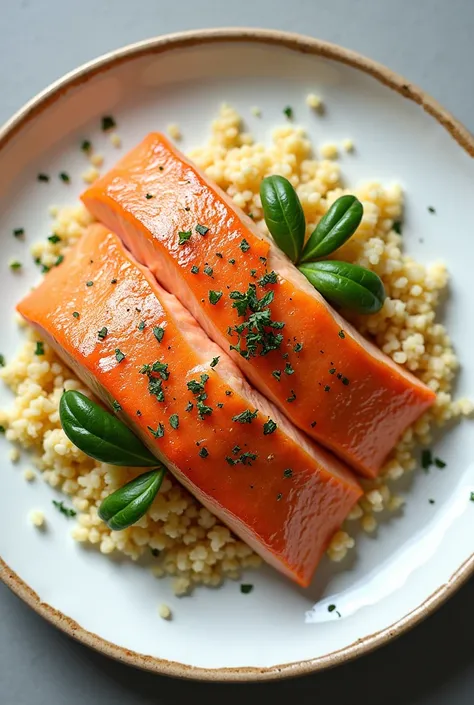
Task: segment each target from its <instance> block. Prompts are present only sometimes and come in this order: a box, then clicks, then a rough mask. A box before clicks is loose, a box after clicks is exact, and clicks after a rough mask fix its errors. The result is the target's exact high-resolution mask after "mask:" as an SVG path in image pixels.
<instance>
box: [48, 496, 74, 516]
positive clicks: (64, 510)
mask: <svg viewBox="0 0 474 705" xmlns="http://www.w3.org/2000/svg"><path fill="white" fill-rule="evenodd" d="M53 504H54V506H55V507H56V509H57V510H58V511H60V512H61V514H64V516H65V517H67V518H68V519H69V518H70V517H75V516H76V514H77V512H76V511H75V510H74V509H70V508H69V507H65V506H64V502H58V501H57V500H55V499H53Z"/></svg>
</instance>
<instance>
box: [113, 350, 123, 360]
mask: <svg viewBox="0 0 474 705" xmlns="http://www.w3.org/2000/svg"><path fill="white" fill-rule="evenodd" d="M115 359H116V360H117V362H122V360H125V355H124V354H123V352H122V351H121V350H119V348H116V350H115Z"/></svg>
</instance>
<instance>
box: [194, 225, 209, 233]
mask: <svg viewBox="0 0 474 705" xmlns="http://www.w3.org/2000/svg"><path fill="white" fill-rule="evenodd" d="M195 230H196V232H197V233H199V235H207V233H208V232H209V228H208V227H207V225H201V224H200V223H198V224H197V225H196V228H195Z"/></svg>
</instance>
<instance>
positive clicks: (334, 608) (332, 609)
mask: <svg viewBox="0 0 474 705" xmlns="http://www.w3.org/2000/svg"><path fill="white" fill-rule="evenodd" d="M328 612H335V613H336V614H337V616H338V617H340V616H341V613H340V612H338V611H337V609H336V605H328Z"/></svg>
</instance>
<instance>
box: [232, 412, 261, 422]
mask: <svg viewBox="0 0 474 705" xmlns="http://www.w3.org/2000/svg"><path fill="white" fill-rule="evenodd" d="M257 414H258V411H257V410H256V411H250V410H249V409H246V410H245V411H242V413H241V414H237V415H236V416H233V417H232V421H235V422H236V423H252V421H253V420H254V419H255V418H257Z"/></svg>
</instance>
